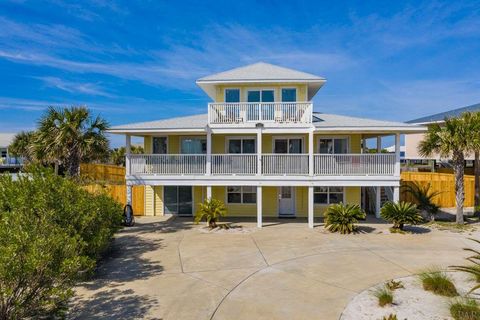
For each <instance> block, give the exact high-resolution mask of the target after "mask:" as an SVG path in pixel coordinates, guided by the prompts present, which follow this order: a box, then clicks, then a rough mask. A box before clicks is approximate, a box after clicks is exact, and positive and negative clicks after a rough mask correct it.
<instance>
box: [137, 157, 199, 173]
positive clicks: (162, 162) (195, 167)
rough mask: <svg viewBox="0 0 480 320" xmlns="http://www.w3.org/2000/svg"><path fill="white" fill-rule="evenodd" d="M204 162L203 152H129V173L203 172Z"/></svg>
mask: <svg viewBox="0 0 480 320" xmlns="http://www.w3.org/2000/svg"><path fill="white" fill-rule="evenodd" d="M206 164H207V157H206V155H204V154H131V155H130V174H158V175H195V174H205V172H206Z"/></svg>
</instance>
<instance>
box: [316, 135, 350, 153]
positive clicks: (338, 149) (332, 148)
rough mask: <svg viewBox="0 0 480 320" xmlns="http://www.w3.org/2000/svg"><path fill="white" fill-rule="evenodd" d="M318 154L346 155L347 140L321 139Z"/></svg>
mask: <svg viewBox="0 0 480 320" xmlns="http://www.w3.org/2000/svg"><path fill="white" fill-rule="evenodd" d="M319 151H320V153H329V154H342V153H348V139H347V138H321V139H320V142H319Z"/></svg>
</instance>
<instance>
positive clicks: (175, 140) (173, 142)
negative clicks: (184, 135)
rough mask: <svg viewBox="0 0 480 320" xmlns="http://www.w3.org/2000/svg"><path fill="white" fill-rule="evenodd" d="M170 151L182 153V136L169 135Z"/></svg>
mask: <svg viewBox="0 0 480 320" xmlns="http://www.w3.org/2000/svg"><path fill="white" fill-rule="evenodd" d="M167 139H168V153H170V154H179V153H180V136H168V138H167Z"/></svg>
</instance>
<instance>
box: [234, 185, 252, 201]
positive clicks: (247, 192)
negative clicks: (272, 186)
mask: <svg viewBox="0 0 480 320" xmlns="http://www.w3.org/2000/svg"><path fill="white" fill-rule="evenodd" d="M227 202H228V203H257V188H256V187H252V186H243V187H241V186H230V187H227Z"/></svg>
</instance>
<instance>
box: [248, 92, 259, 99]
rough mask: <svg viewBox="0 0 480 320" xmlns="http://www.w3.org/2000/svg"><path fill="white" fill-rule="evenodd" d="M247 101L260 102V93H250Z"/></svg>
mask: <svg viewBox="0 0 480 320" xmlns="http://www.w3.org/2000/svg"><path fill="white" fill-rule="evenodd" d="M247 101H248V102H260V91H248V94H247Z"/></svg>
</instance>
